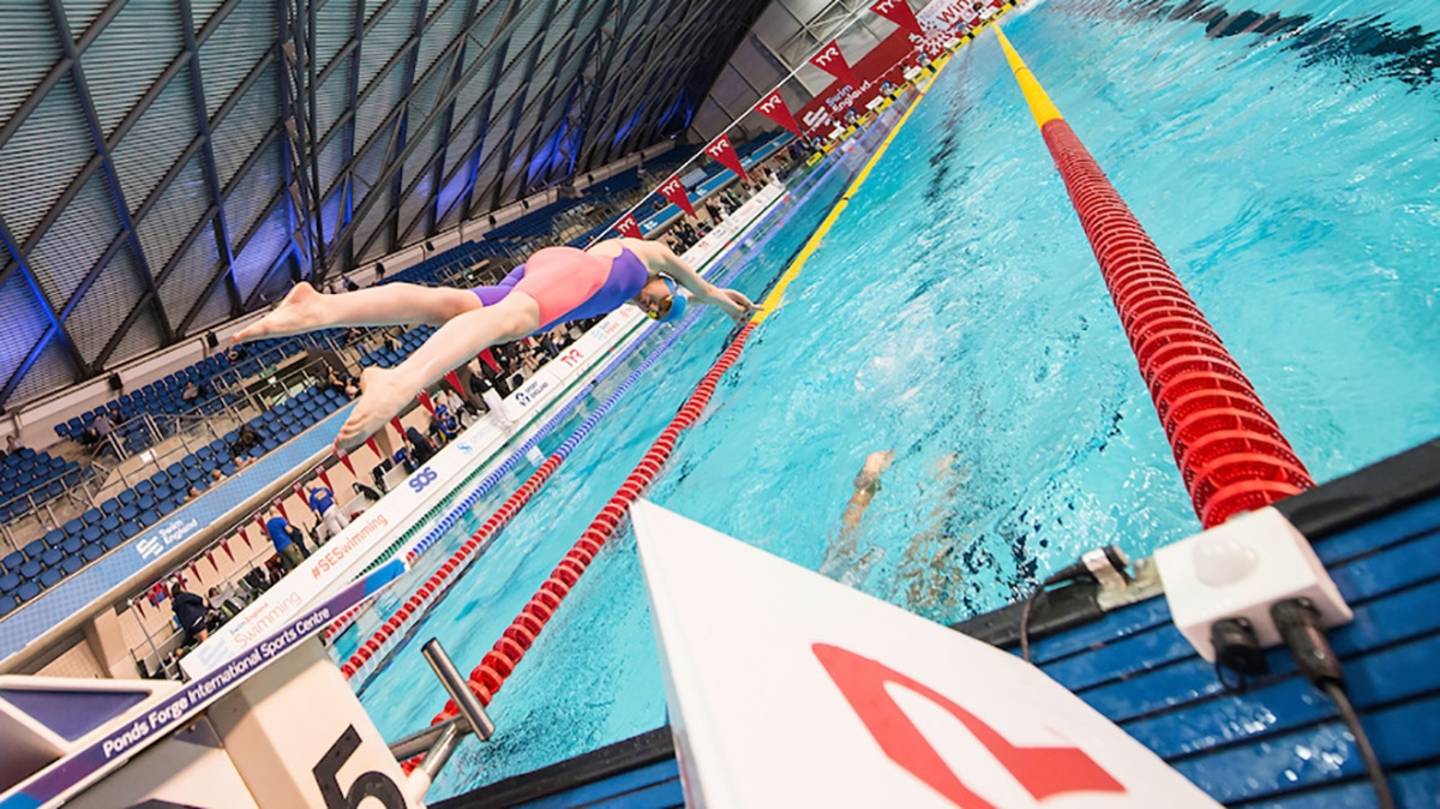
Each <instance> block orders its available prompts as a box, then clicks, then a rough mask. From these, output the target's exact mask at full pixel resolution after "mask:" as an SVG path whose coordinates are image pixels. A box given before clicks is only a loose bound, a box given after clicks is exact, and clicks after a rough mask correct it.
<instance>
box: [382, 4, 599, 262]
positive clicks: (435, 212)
mask: <svg viewBox="0 0 1440 809" xmlns="http://www.w3.org/2000/svg"><path fill="white" fill-rule="evenodd" d="M606 2H613V0H606ZM479 12H480V3H479V0H467V2H466V6H465V20H464V22H462V23H460V27H461V28H469V27H470V26H472V25H474V24H475V15H477V14H478V13H479ZM469 47H470V40H469V38H468V37H467V38H466V39H465V41H463V42H461V43H460V50H459V51H457V52H456V53H455V61H454V62H453V63H452V64H451V65H450V75H449V76H447V77H446V79H445V83H446V86H447V87H448V86H452V85H454V84H455V82H456V80H457V79H459V78H460V72H461V71H462V70H463V69H464V68H465V53H466V51H467V50H468V49H469ZM459 103H460V102H459V101H458V100H456V101H451V102H450V103H449V104H446V105H445V107H444V109H445V118H444V120H442V121H441V122H440V132H441V138H440V155H439V158H438V159H436V160H434V161H432V165H433V167H434V168H433V169H427V170H429V171H430V172H431V174H432V175H433V176H432V177H431V179H430V187H431V188H432V189H434V196H435V199H434V200H433V201H432V202H431V203H430V204H427V205H426V206H425V208H424V210H425V211H426V212H428V213H429V215H430V224H429V225H428V226H427V227H426V228H425V237H426V238H429V237H431V236H434V235H435V232H436V230H437V228H438V227H439V225H440V188H441V185H440V182H441V181H442V180H443V179H444V178H443V177H441V176H440V175H441V174H443V173H444V171H445V153H446V151H447V150H448V149H449V148H450V136H451V134H452V133H451V131H450V130H451V129H453V128H454V126H455V122H454V119H455V107H456V105H458V104H459ZM409 235H410V232H409V230H408V229H407V230H406V232H405V233H404V234H402V238H403V237H408V236H409Z"/></svg>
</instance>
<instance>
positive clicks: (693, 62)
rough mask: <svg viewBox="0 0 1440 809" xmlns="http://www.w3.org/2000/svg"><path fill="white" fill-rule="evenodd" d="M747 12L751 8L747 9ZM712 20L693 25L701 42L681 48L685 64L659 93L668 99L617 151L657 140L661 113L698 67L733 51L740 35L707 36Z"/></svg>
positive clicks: (691, 77) (665, 111) (673, 100)
mask: <svg viewBox="0 0 1440 809" xmlns="http://www.w3.org/2000/svg"><path fill="white" fill-rule="evenodd" d="M726 11H727V13H731V14H733V9H726ZM747 11H749V9H747ZM743 16H744V18H745V19H747V20H748V19H749V15H748V14H747V15H743ZM713 23H714V17H713V16H712V17H710V18H708V19H706V20H704V21H702V22H700V23H698V24H697V25H695V26H693V27H692V31H694V32H695V33H696V35H697V36H696V39H697V40H698V45H692V46H691V47H689V48H686V49H682V50H681V51H680V53H681V54H685V53H687V52H688V53H689V58H688V59H685V58H682V59H681V61H682V62H684V64H685V67H684V68H683V69H681V70H676V71H674V72H673V74H672V75H673V76H674V80H673V81H671V82H670V83H669V84H668V85H667V89H666V90H665V91H664V92H663V93H662V94H661V95H660V98H661V99H664V100H666V102H665V103H662V104H660V105H657V106H656V107H654V108H653V109H652V110H651V112H650V113H649V114H647V116H646V117H647V119H648V120H647V121H646V122H645V123H643V124H642V125H640V126H637V127H636V128H635V129H634V130H633V131H632V132H631V133H630V135H629V136H627V137H626V138H625V140H623V141H621V145H620V148H619V149H618V150H617V151H618V152H619V153H620V154H627V153H628V152H629V149H630V147H631V145H632V144H634V143H636V142H637V141H638V142H640V143H648V142H652V141H654V140H655V139H657V138H658V137H659V135H660V131H659V130H660V127H661V126H662V125H664V123H665V121H664V119H663V117H662V116H664V115H666V114H668V113H669V112H670V111H671V110H673V109H674V104H675V101H676V100H677V99H678V98H679V95H680V93H682V92H684V90H685V86H686V85H687V84H689V83H690V82H691V81H692V80H693V79H694V76H695V71H696V70H698V69H699V68H700V66H702V65H705V64H707V63H709V62H711V61H712V60H713V59H714V58H715V56H714V54H716V53H724V54H725V55H727V56H728V55H729V54H730V53H731V52H732V51H733V50H734V48H735V45H736V44H737V42H738V40H739V36H738V35H732V36H730V37H728V38H726V37H713V36H706V35H705V33H704V32H706V31H707V30H709V29H710V26H711V25H712V24H713ZM748 27H749V25H748V23H747V25H746V28H748ZM743 30H744V29H742V33H743ZM721 58H722V61H721V64H720V66H719V68H717V69H716V71H717V72H718V71H719V70H720V69H723V68H724V61H723V58H724V57H721Z"/></svg>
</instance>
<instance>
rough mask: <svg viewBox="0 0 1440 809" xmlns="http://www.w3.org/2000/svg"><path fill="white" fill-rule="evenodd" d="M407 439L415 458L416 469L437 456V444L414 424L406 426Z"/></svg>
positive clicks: (411, 453) (412, 456)
mask: <svg viewBox="0 0 1440 809" xmlns="http://www.w3.org/2000/svg"><path fill="white" fill-rule="evenodd" d="M405 440H406V442H407V443H408V444H409V445H410V457H411V458H412V459H413V460H414V462H415V468H416V469H418V468H420V467H421V466H424V465H425V464H426V463H428V462H429V461H430V459H431V458H434V457H435V445H434V444H432V443H430V439H428V438H426V437H425V435H424V433H421V432H420V431H419V430H417V429H415V428H414V427H413V426H412V427H406V428H405Z"/></svg>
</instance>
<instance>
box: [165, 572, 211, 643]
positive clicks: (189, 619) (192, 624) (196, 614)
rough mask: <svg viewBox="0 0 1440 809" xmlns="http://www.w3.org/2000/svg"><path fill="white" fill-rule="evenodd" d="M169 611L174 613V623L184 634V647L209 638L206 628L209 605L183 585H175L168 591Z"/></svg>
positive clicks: (208, 631)
mask: <svg viewBox="0 0 1440 809" xmlns="http://www.w3.org/2000/svg"><path fill="white" fill-rule="evenodd" d="M170 609H172V610H174V611H175V621H176V622H177V623H179V624H180V629H181V630H183V631H184V632H185V639H184V641H183V642H184V644H185V645H186V646H190V645H193V644H196V643H200V642H201V641H203V640H205V638H207V637H209V636H210V630H209V628H208V626H207V624H208V622H209V618H210V605H209V604H206V603H205V599H203V598H201V597H200V596H198V595H195V594H194V593H192V592H190V591H189V590H186V589H185V587H184V585H181V584H176V585H175V586H174V587H173V588H171V590H170Z"/></svg>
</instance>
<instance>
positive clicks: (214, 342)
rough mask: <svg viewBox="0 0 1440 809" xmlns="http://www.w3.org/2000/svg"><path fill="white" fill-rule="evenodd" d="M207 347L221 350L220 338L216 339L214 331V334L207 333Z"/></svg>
mask: <svg viewBox="0 0 1440 809" xmlns="http://www.w3.org/2000/svg"><path fill="white" fill-rule="evenodd" d="M205 345H206V346H208V347H210V348H219V347H220V338H219V337H216V336H215V332H213V331H212V332H206V333H205Z"/></svg>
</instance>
